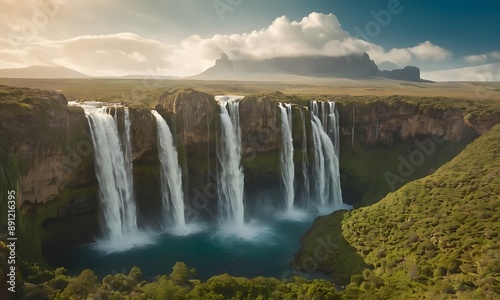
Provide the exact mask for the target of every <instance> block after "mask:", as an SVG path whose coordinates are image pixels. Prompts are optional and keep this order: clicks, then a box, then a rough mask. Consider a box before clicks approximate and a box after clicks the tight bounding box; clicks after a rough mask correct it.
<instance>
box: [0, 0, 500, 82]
mask: <svg viewBox="0 0 500 300" xmlns="http://www.w3.org/2000/svg"><path fill="white" fill-rule="evenodd" d="M44 3H45V4H44ZM47 3H48V4H49V5H48V6H47ZM44 5H45V6H44ZM391 5H392V6H394V7H396V8H397V13H389V15H390V22H387V24H382V25H381V24H380V23H381V21H377V18H376V17H375V16H374V14H376V13H379V12H381V11H383V12H382V14H383V15H384V18H387V15H386V14H385V13H384V12H387V11H390V9H389V8H388V7H389V6H391ZM499 13H500V1H497V0H479V1H444V0H442V1H438V0H436V1H430V0H399V1H398V0H364V1H361V0H268V1H266V0H150V1H138V0H87V1H76V0H75V1H69V0H19V1H14V0H2V2H0V20H1V21H2V22H1V23H0V54H1V55H0V67H22V66H27V65H33V64H58V65H63V66H66V67H70V68H73V69H76V70H79V71H82V72H85V73H90V74H94V75H120V74H130V73H140V74H143V73H149V72H151V69H153V70H154V72H156V73H159V74H161V75H181V76H182V75H191V74H193V73H197V72H199V71H202V70H203V69H204V68H206V67H208V66H210V65H212V64H213V60H214V59H215V58H216V57H217V56H218V55H220V52H222V51H224V52H228V54H229V55H230V57H231V58H233V59H238V58H256V59H258V58H267V57H272V56H294V55H295V56H296V55H342V54H348V53H351V52H368V53H369V54H370V56H371V57H372V59H374V60H375V61H376V62H377V63H378V64H379V65H381V66H382V67H384V66H385V67H387V68H392V67H394V68H396V67H403V66H404V65H416V66H419V67H421V68H422V70H423V71H434V70H440V69H450V68H458V67H470V66H478V65H484V64H491V63H499V62H500V34H499V32H500V22H499V21H498V19H499V17H498V15H499ZM282 16H285V17H282ZM384 18H383V19H384ZM384 20H386V19H384ZM374 24H375V25H374ZM367 26H368V27H367ZM370 26H372V27H370ZM373 26H378V28H375V27H373ZM374 29H376V31H373V30H374ZM370 30H372V33H373V34H370V35H367V33H369V32H370ZM360 32H361V33H362V34H363V35H360V34H359V33H360ZM360 37H361V38H362V39H363V38H365V40H366V37H368V40H366V42H368V43H365V42H364V41H363V40H362V39H359V38H360Z"/></svg>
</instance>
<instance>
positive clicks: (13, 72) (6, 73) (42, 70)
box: [0, 66, 90, 79]
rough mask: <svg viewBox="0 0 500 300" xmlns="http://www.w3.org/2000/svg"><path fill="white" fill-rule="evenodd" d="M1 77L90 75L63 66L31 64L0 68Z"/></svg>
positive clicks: (71, 76)
mask: <svg viewBox="0 0 500 300" xmlns="http://www.w3.org/2000/svg"><path fill="white" fill-rule="evenodd" d="M0 77H2V78H44V79H45V78H90V76H88V75H85V74H83V73H80V72H78V71H75V70H72V69H68V68H65V67H53V66H31V67H27V68H18V69H0Z"/></svg>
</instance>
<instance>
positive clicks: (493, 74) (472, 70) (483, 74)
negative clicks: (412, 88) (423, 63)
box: [422, 63, 500, 81]
mask: <svg viewBox="0 0 500 300" xmlns="http://www.w3.org/2000/svg"><path fill="white" fill-rule="evenodd" d="M422 78H424V79H428V80H433V81H500V63H496V64H487V65H482V66H477V67H466V68H459V69H452V70H442V71H434V72H422Z"/></svg>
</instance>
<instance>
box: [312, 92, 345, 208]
mask: <svg viewBox="0 0 500 300" xmlns="http://www.w3.org/2000/svg"><path fill="white" fill-rule="evenodd" d="M327 104H328V105H327ZM335 110H336V109H335V103H334V102H328V103H325V102H321V112H320V110H319V109H318V103H317V102H316V101H313V102H312V103H311V119H312V120H311V123H312V134H313V146H314V178H315V186H314V190H315V196H316V197H315V200H316V203H317V204H319V205H320V206H321V207H324V208H340V207H342V192H341V187H340V173H339V159H338V154H337V153H338V143H339V142H338V138H339V127H338V115H337V114H336V112H335ZM327 132H331V134H330V135H329V134H328V133H327ZM332 136H333V137H334V138H333V139H334V141H335V145H334V141H332V138H331V137H332Z"/></svg>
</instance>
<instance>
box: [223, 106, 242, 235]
mask: <svg viewBox="0 0 500 300" xmlns="http://www.w3.org/2000/svg"><path fill="white" fill-rule="evenodd" d="M216 99H217V100H218V102H219V106H220V112H219V116H220V124H221V139H220V142H219V143H218V145H217V158H218V160H219V163H220V170H219V172H218V173H219V174H218V196H219V218H220V220H219V221H220V223H221V224H229V225H233V226H236V227H241V226H243V225H244V223H245V221H244V214H245V208H244V203H243V192H244V176H243V170H242V168H241V131H240V124H239V123H240V122H239V117H240V115H239V103H238V99H230V98H228V97H217V98H216Z"/></svg>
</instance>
